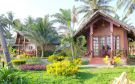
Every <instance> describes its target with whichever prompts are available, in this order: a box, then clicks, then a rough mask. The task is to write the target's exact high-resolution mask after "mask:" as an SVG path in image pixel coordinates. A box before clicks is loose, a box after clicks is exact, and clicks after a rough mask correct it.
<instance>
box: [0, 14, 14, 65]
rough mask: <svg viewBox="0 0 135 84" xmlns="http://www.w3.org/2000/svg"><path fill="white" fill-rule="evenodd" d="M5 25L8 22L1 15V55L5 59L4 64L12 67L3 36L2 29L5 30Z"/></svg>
mask: <svg viewBox="0 0 135 84" xmlns="http://www.w3.org/2000/svg"><path fill="white" fill-rule="evenodd" d="M7 24H8V22H7V20H6V18H5V17H4V16H3V15H1V16H0V39H1V45H2V47H3V53H4V56H5V58H6V62H7V64H8V66H9V67H12V63H11V59H10V54H9V51H8V48H7V42H6V38H5V35H4V29H6V27H7Z"/></svg>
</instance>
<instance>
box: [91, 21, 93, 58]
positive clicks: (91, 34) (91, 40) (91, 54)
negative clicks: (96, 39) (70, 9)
mask: <svg viewBox="0 0 135 84" xmlns="http://www.w3.org/2000/svg"><path fill="white" fill-rule="evenodd" d="M90 50H91V55H92V56H93V24H91V25H90Z"/></svg>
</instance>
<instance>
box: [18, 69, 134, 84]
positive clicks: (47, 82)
mask: <svg viewBox="0 0 135 84" xmlns="http://www.w3.org/2000/svg"><path fill="white" fill-rule="evenodd" d="M124 71H126V72H127V73H128V78H129V79H130V80H132V81H135V68H134V67H129V68H127V67H116V68H81V69H80V70H79V72H78V73H77V74H76V75H74V76H67V77H64V76H59V77H54V76H50V75H48V74H47V73H46V71H25V72H21V73H20V75H23V76H27V78H28V81H29V84H110V82H111V81H112V80H113V79H114V78H115V77H118V76H119V75H120V74H121V73H122V72H124Z"/></svg>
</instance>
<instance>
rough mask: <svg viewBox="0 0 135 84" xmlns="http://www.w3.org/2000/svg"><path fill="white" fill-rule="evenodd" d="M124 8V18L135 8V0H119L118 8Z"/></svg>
mask: <svg viewBox="0 0 135 84" xmlns="http://www.w3.org/2000/svg"><path fill="white" fill-rule="evenodd" d="M121 8H124V12H123V13H124V15H123V17H122V20H125V19H126V18H128V16H129V15H130V14H132V13H133V11H134V9H135V0H117V9H121Z"/></svg>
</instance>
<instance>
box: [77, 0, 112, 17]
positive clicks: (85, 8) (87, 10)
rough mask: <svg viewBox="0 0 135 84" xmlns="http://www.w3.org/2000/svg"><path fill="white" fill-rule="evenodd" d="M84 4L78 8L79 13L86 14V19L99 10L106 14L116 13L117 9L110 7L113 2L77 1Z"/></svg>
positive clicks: (98, 0)
mask: <svg viewBox="0 0 135 84" xmlns="http://www.w3.org/2000/svg"><path fill="white" fill-rule="evenodd" d="M77 1H80V2H82V3H83V5H81V6H79V7H78V13H84V17H88V16H90V15H91V14H93V13H94V12H95V11H97V10H102V11H104V12H106V13H112V14H113V13H114V12H115V8H114V7H112V6H109V5H108V4H109V2H111V0H77Z"/></svg>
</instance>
